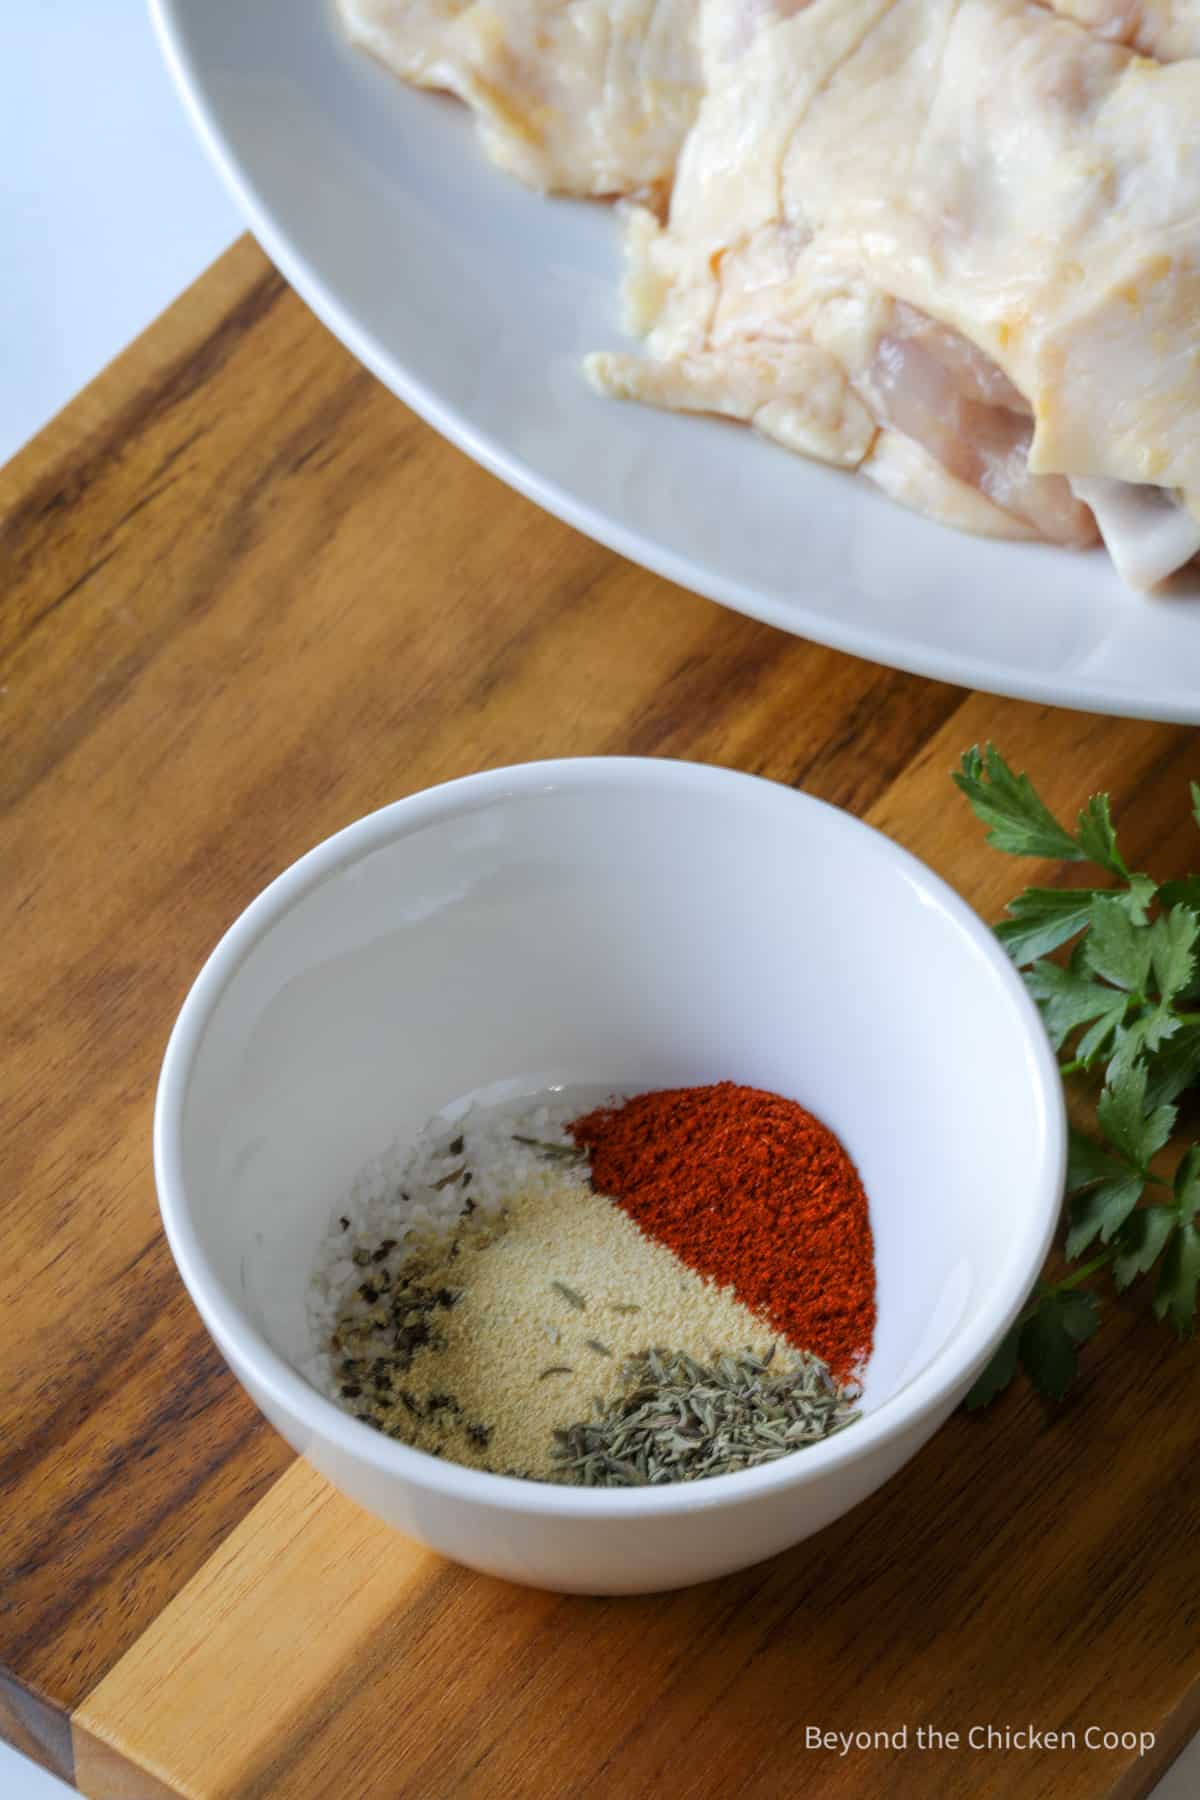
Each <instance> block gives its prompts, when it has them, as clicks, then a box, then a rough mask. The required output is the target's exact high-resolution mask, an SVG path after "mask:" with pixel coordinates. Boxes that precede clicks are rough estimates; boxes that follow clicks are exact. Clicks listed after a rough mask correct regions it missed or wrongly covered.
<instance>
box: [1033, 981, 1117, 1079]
mask: <svg viewBox="0 0 1200 1800" xmlns="http://www.w3.org/2000/svg"><path fill="white" fill-rule="evenodd" d="M1025 983H1026V986H1027V987H1028V989H1029V991H1030V993H1031V994H1032V995H1033V997H1034V999H1035V1000H1036V1001H1037V1003H1038V1005H1039V1006H1040V1007H1041V1009H1042V1018H1043V1020H1044V1022H1045V1026H1046V1030H1047V1031H1048V1032H1049V1034H1050V1042H1051V1043H1052V1044H1053V1045H1054V1048H1055V1049H1056V1050H1061V1049H1062V1047H1063V1045H1064V1044H1065V1043H1066V1041H1067V1039H1068V1038H1069V1037H1070V1035H1071V1033H1072V1032H1073V1031H1074V1030H1075V1029H1076V1028H1077V1027H1078V1026H1080V1025H1086V1024H1087V1023H1088V1021H1089V1020H1092V1019H1094V1020H1095V1021H1096V1024H1095V1026H1093V1029H1092V1030H1091V1031H1090V1032H1089V1033H1088V1035H1087V1040H1086V1045H1087V1047H1086V1048H1085V1047H1084V1045H1082V1044H1081V1045H1080V1050H1079V1054H1080V1055H1081V1056H1091V1055H1094V1054H1095V1052H1096V1051H1098V1050H1099V1049H1100V1048H1101V1046H1102V1045H1103V1044H1104V1043H1105V1041H1106V1040H1107V1039H1108V1038H1109V1037H1110V1036H1111V1035H1112V1033H1113V1032H1114V1031H1115V1030H1116V1028H1117V1026H1118V1025H1119V1024H1120V1023H1121V1021H1122V1020H1123V1019H1124V1017H1125V1014H1126V1011H1127V1010H1128V1007H1129V996H1128V994H1125V993H1122V992H1121V990H1120V989H1119V988H1110V987H1102V986H1101V985H1100V984H1099V983H1098V982H1095V981H1092V980H1090V979H1089V978H1088V977H1087V976H1086V975H1080V974H1077V973H1076V972H1075V971H1074V970H1073V969H1064V968H1061V967H1060V966H1059V964H1058V963H1053V962H1046V961H1045V960H1042V961H1039V962H1035V963H1034V965H1033V967H1032V968H1031V969H1030V970H1029V972H1028V974H1027V975H1026V977H1025Z"/></svg>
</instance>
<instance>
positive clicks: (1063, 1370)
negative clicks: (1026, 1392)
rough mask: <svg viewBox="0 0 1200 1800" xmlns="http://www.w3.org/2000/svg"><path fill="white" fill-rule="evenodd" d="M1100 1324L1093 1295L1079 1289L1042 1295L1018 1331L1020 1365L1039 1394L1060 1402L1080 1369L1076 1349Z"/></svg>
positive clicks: (1098, 1306)
mask: <svg viewBox="0 0 1200 1800" xmlns="http://www.w3.org/2000/svg"><path fill="white" fill-rule="evenodd" d="M1099 1323H1100V1305H1099V1302H1098V1301H1097V1299H1096V1296H1095V1295H1094V1294H1088V1293H1083V1292H1081V1291H1079V1290H1078V1289H1073V1290H1069V1291H1068V1292H1066V1293H1056V1292H1050V1293H1047V1294H1043V1295H1042V1296H1041V1298H1040V1299H1039V1301H1038V1306H1037V1311H1036V1312H1035V1313H1034V1314H1033V1317H1032V1318H1030V1319H1027V1320H1026V1321H1025V1323H1024V1325H1022V1327H1021V1338H1020V1351H1021V1362H1022V1364H1023V1366H1024V1368H1025V1372H1026V1373H1027V1375H1028V1376H1029V1379H1030V1380H1031V1381H1032V1382H1033V1385H1034V1387H1035V1388H1037V1390H1038V1392H1039V1393H1042V1394H1048V1395H1049V1396H1050V1398H1051V1399H1052V1400H1061V1399H1062V1397H1063V1395H1064V1394H1065V1393H1066V1391H1067V1389H1068V1388H1069V1387H1070V1385H1071V1383H1072V1381H1074V1379H1075V1373H1076V1370H1077V1369H1078V1367H1079V1345H1080V1344H1083V1343H1086V1342H1087V1340H1088V1338H1090V1337H1091V1336H1092V1334H1093V1332H1094V1331H1095V1330H1096V1327H1097V1326H1098V1325H1099Z"/></svg>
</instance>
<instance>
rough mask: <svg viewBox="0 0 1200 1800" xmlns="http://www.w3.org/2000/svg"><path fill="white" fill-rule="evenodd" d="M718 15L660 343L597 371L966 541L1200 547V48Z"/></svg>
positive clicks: (886, 13)
mask: <svg viewBox="0 0 1200 1800" xmlns="http://www.w3.org/2000/svg"><path fill="white" fill-rule="evenodd" d="M1095 3H1096V4H1097V5H1099V3H1100V0H1095ZM1164 11H1165V9H1164ZM1176 12H1177V15H1178V16H1179V17H1182V16H1183V7H1182V6H1180V7H1178V8H1177V9H1176ZM701 14H702V17H701V36H702V43H703V49H704V76H705V81H706V90H707V91H706V95H705V99H704V102H703V105H702V108H701V111H700V114H699V117H698V119H697V122H696V125H695V127H694V129H693V131H692V133H691V134H690V136H689V138H688V140H687V142H686V145H685V147H684V150H683V153H682V156H681V158H680V163H679V168H678V172H677V178H676V185H675V189H674V193H673V197H672V203H671V211H670V218H669V222H668V224H667V225H666V227H665V228H664V227H661V226H660V225H659V224H658V222H657V220H655V219H654V218H652V217H651V216H650V215H649V214H648V213H646V212H645V211H635V212H634V214H633V216H632V219H631V222H630V225H629V228H628V246H627V247H628V257H629V275H628V279H627V285H626V299H627V311H628V314H629V321H630V324H631V326H632V327H633V328H634V329H637V330H640V331H642V332H645V333H647V334H648V336H647V349H648V352H649V355H648V357H647V358H639V357H635V356H630V355H598V356H594V357H592V358H591V359H589V365H588V367H589V373H590V375H591V378H592V380H593V381H594V382H595V383H596V384H597V385H598V386H599V387H601V388H602V389H603V390H604V391H605V392H607V393H610V394H613V395H617V396H621V397H627V398H635V399H640V400H644V401H648V402H651V403H654V404H658V405H664V406H673V407H681V408H688V409H693V410H698V411H707V412H718V413H725V414H728V415H730V416H732V417H735V418H740V419H746V420H751V421H753V423H754V424H755V425H756V426H757V427H758V428H759V429H760V430H761V431H763V432H765V433H767V434H768V435H769V436H771V437H773V438H775V439H777V440H778V441H779V442H780V443H782V444H784V445H786V446H787V447H788V448H790V449H793V450H797V451H800V452H802V453H803V454H805V455H809V456H816V457H820V458H822V459H824V460H827V461H830V462H836V463H840V464H842V465H843V466H845V467H848V468H855V469H860V470H861V471H862V472H863V473H864V474H866V475H867V476H869V477H871V478H872V479H873V480H875V481H877V482H878V483H879V484H880V486H882V487H883V488H884V489H885V490H886V491H888V492H889V493H891V494H893V495H894V496H895V497H896V498H898V499H900V500H903V501H905V502H906V503H908V504H910V505H913V506H916V507H918V508H919V509H920V510H922V511H924V512H927V513H930V514H931V515H932V516H934V517H936V518H940V519H943V520H945V521H946V522H948V523H953V524H956V525H959V526H963V527H965V528H967V529H970V530H975V531H981V532H987V533H992V534H996V535H1005V536H1035V537H1042V538H1049V539H1052V540H1054V541H1056V542H1060V543H1064V544H1085V543H1087V542H1089V541H1091V540H1092V538H1093V536H1094V526H1093V511H1092V509H1093V508H1094V509H1095V514H1096V516H1097V517H1098V518H1099V521H1100V524H1101V527H1102V529H1103V530H1104V531H1105V534H1106V537H1108V539H1109V542H1110V548H1111V549H1113V550H1114V554H1115V556H1116V559H1117V561H1118V563H1119V565H1120V566H1121V567H1122V571H1123V573H1125V574H1126V576H1127V578H1128V579H1130V580H1132V581H1134V582H1136V583H1138V584H1139V585H1149V584H1150V583H1152V582H1153V581H1155V580H1158V579H1160V578H1161V577H1162V576H1163V575H1164V574H1167V573H1169V572H1170V569H1171V568H1175V567H1178V566H1179V565H1180V564H1181V563H1182V562H1184V561H1187V560H1188V559H1189V558H1190V557H1191V556H1192V555H1194V554H1195V552H1196V550H1197V549H1198V548H1200V525H1197V522H1196V521H1197V517H1198V516H1200V431H1198V430H1197V425H1196V422H1197V418H1198V417H1200V129H1198V128H1197V121H1198V120H1200V62H1196V61H1184V62H1179V63H1175V64H1172V65H1163V64H1160V63H1158V62H1155V61H1151V60H1149V59H1147V58H1145V57H1143V56H1138V55H1134V54H1132V53H1131V52H1129V51H1128V50H1126V49H1124V48H1123V47H1121V46H1119V45H1116V44H1113V43H1109V42H1107V41H1105V40H1104V39H1102V38H1101V37H1099V36H1098V35H1096V34H1094V33H1093V32H1089V31H1087V30H1085V29H1083V28H1082V27H1080V26H1078V25H1076V24H1074V23H1072V22H1070V21H1068V20H1066V19H1063V18H1058V17H1055V16H1054V14H1053V13H1051V12H1050V11H1047V10H1045V9H1043V8H1041V7H1039V6H1035V5H1030V4H1026V3H1025V0H812V3H811V4H809V5H807V6H804V7H802V8H801V9H799V10H798V9H797V8H796V6H795V4H794V0H777V3H776V4H774V5H772V4H771V3H770V0H766V3H765V4H764V3H763V0H758V3H757V4H752V0H703V4H702V8H701ZM1145 16H1148V14H1147V15H1145ZM1142 502H1149V507H1148V510H1147V508H1146V507H1145V506H1144V505H1142V504H1141V503H1142ZM1143 514H1145V530H1144V531H1143V529H1142V524H1141V523H1140V522H1139V521H1141V519H1142V515H1143Z"/></svg>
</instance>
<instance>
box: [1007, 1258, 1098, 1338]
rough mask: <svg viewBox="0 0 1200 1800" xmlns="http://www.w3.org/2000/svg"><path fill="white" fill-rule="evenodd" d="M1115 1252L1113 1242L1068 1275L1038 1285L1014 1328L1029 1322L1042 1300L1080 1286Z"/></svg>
mask: <svg viewBox="0 0 1200 1800" xmlns="http://www.w3.org/2000/svg"><path fill="white" fill-rule="evenodd" d="M1116 1254H1117V1247H1116V1245H1115V1244H1112V1245H1110V1247H1109V1248H1108V1249H1107V1250H1102V1251H1101V1252H1100V1254H1099V1256H1093V1258H1092V1260H1091V1261H1090V1262H1085V1263H1084V1264H1083V1265H1082V1266H1081V1267H1080V1268H1078V1269H1072V1271H1071V1273H1070V1274H1069V1275H1064V1276H1063V1279H1062V1280H1061V1281H1053V1282H1047V1283H1046V1284H1045V1285H1039V1287H1038V1290H1037V1293H1036V1294H1035V1295H1034V1297H1033V1299H1032V1300H1031V1301H1030V1302H1029V1305H1028V1306H1027V1307H1026V1308H1025V1311H1024V1312H1023V1313H1022V1314H1021V1315H1020V1317H1019V1318H1018V1320H1017V1327H1016V1328H1017V1329H1019V1328H1020V1327H1021V1326H1022V1325H1027V1324H1028V1323H1029V1321H1030V1319H1032V1318H1033V1316H1034V1314H1035V1313H1036V1312H1037V1310H1038V1307H1039V1306H1040V1305H1041V1304H1042V1301H1043V1300H1052V1299H1053V1298H1054V1296H1055V1294H1065V1293H1067V1292H1068V1291H1069V1290H1070V1289H1071V1288H1077V1287H1079V1286H1081V1284H1082V1283H1083V1282H1085V1281H1086V1280H1087V1278H1088V1276H1089V1275H1094V1274H1095V1273H1096V1270H1097V1269H1102V1268H1103V1267H1104V1265H1105V1263H1110V1262H1111V1261H1112V1259H1113V1257H1114V1256H1115V1255H1116Z"/></svg>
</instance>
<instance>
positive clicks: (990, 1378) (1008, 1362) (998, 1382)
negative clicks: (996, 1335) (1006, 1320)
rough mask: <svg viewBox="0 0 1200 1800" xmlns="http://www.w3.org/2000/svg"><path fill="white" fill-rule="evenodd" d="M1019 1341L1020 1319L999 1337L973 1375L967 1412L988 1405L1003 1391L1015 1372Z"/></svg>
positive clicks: (967, 1400)
mask: <svg viewBox="0 0 1200 1800" xmlns="http://www.w3.org/2000/svg"><path fill="white" fill-rule="evenodd" d="M1020 1341H1021V1322H1020V1320H1018V1321H1017V1323H1016V1324H1015V1325H1014V1326H1013V1328H1012V1330H1011V1331H1007V1332H1006V1333H1005V1334H1004V1336H1003V1337H1002V1338H1001V1339H1000V1342H999V1343H998V1344H997V1346H996V1348H995V1350H994V1351H993V1352H992V1355H991V1356H990V1358H989V1359H988V1361H987V1362H986V1363H985V1364H984V1365H983V1368H982V1369H981V1370H980V1371H979V1373H978V1375H977V1376H976V1377H975V1380H974V1383H973V1384H972V1387H971V1389H970V1392H969V1393H968V1395H967V1398H966V1402H965V1404H966V1408H967V1411H968V1412H977V1411H978V1410H979V1408H980V1407H981V1406H990V1404H991V1402H992V1401H993V1400H994V1399H995V1398H996V1395H997V1394H1000V1393H1003V1391H1004V1389H1005V1388H1006V1387H1007V1386H1008V1384H1009V1382H1010V1381H1011V1380H1012V1378H1013V1376H1014V1375H1015V1374H1016V1372H1017V1355H1018V1348H1019V1345H1020Z"/></svg>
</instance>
